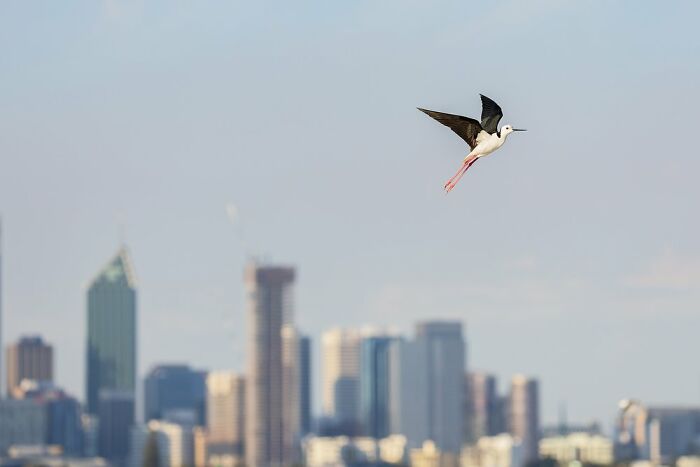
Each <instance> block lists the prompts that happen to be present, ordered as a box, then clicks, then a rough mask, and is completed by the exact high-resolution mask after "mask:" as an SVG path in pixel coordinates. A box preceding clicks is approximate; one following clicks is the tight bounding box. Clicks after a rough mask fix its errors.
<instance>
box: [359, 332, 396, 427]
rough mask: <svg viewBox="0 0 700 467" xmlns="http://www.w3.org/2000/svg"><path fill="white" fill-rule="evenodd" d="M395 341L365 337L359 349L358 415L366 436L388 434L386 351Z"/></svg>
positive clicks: (387, 365) (383, 337)
mask: <svg viewBox="0 0 700 467" xmlns="http://www.w3.org/2000/svg"><path fill="white" fill-rule="evenodd" d="M394 340H395V338H393V337H387V336H377V337H367V338H365V339H363V341H362V343H361V345H360V411H361V414H362V428H363V433H364V434H365V435H366V436H371V437H373V438H384V437H386V436H388V435H389V434H390V433H389V432H390V419H389V417H390V415H389V410H390V407H389V391H390V389H389V348H390V345H391V343H392V341H394Z"/></svg>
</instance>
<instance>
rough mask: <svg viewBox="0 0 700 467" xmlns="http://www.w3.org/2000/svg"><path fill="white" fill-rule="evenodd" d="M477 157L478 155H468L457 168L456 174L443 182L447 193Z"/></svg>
mask: <svg viewBox="0 0 700 467" xmlns="http://www.w3.org/2000/svg"><path fill="white" fill-rule="evenodd" d="M478 158H479V156H468V157H467V158H466V159H464V163H463V164H462V167H460V168H459V170H458V171H457V173H456V174H454V176H453V177H452V178H451V179H449V180H448V181H447V183H445V191H446V192H447V193H449V192H450V191H452V189H453V188H454V187H455V185H457V182H459V181H460V180H461V179H462V177H463V176H464V174H465V173H466V172H467V170H469V167H471V166H472V164H474V162H476V160H477V159H478Z"/></svg>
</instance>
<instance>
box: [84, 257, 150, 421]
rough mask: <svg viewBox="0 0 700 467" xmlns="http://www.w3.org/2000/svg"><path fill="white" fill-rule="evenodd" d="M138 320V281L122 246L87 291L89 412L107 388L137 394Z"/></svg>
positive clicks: (87, 389) (92, 412) (94, 410)
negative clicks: (101, 392) (102, 391)
mask: <svg viewBox="0 0 700 467" xmlns="http://www.w3.org/2000/svg"><path fill="white" fill-rule="evenodd" d="M136 321H137V320H136V281H135V278H134V273H133V268H132V266H131V261H130V259H129V255H128V254H127V250H126V248H123V247H122V248H121V249H120V250H119V251H118V252H117V254H116V256H115V257H114V258H113V259H112V260H111V261H110V262H109V263H108V264H107V265H106V266H105V267H104V268H103V269H102V270H101V271H100V272H99V274H98V275H97V277H95V279H93V281H92V282H91V283H90V286H89V288H88V292H87V323H88V329H87V375H86V378H85V380H86V386H87V388H86V394H87V411H88V413H91V414H94V413H97V411H98V408H99V395H100V391H101V390H103V389H108V390H117V391H128V392H130V393H131V394H132V395H133V394H134V393H135V389H136ZM101 425H102V423H101Z"/></svg>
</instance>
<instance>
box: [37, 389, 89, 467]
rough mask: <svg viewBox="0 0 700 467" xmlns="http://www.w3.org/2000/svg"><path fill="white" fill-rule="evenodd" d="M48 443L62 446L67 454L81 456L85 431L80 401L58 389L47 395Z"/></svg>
mask: <svg viewBox="0 0 700 467" xmlns="http://www.w3.org/2000/svg"><path fill="white" fill-rule="evenodd" d="M45 401H46V402H45V404H46V419H47V420H46V423H47V430H46V444H48V445H52V446H60V447H61V451H62V452H63V454H64V455H65V456H69V457H81V456H83V454H84V452H85V446H84V444H85V433H84V432H83V424H82V407H81V406H80V402H78V400H77V399H76V398H74V397H72V396H69V395H68V394H66V393H65V392H64V391H62V390H60V389H57V390H55V391H52V392H51V393H49V394H48V395H47V396H46V399H45Z"/></svg>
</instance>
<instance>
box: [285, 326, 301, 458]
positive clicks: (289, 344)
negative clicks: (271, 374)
mask: <svg viewBox="0 0 700 467" xmlns="http://www.w3.org/2000/svg"><path fill="white" fill-rule="evenodd" d="M282 387H283V388H284V394H283V400H282V444H283V450H284V452H283V458H284V459H286V460H287V462H292V463H297V462H300V461H301V416H302V413H301V409H302V404H301V389H302V381H301V335H300V334H299V331H297V330H296V329H295V328H294V326H293V325H291V324H288V325H285V326H283V327H282Z"/></svg>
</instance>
